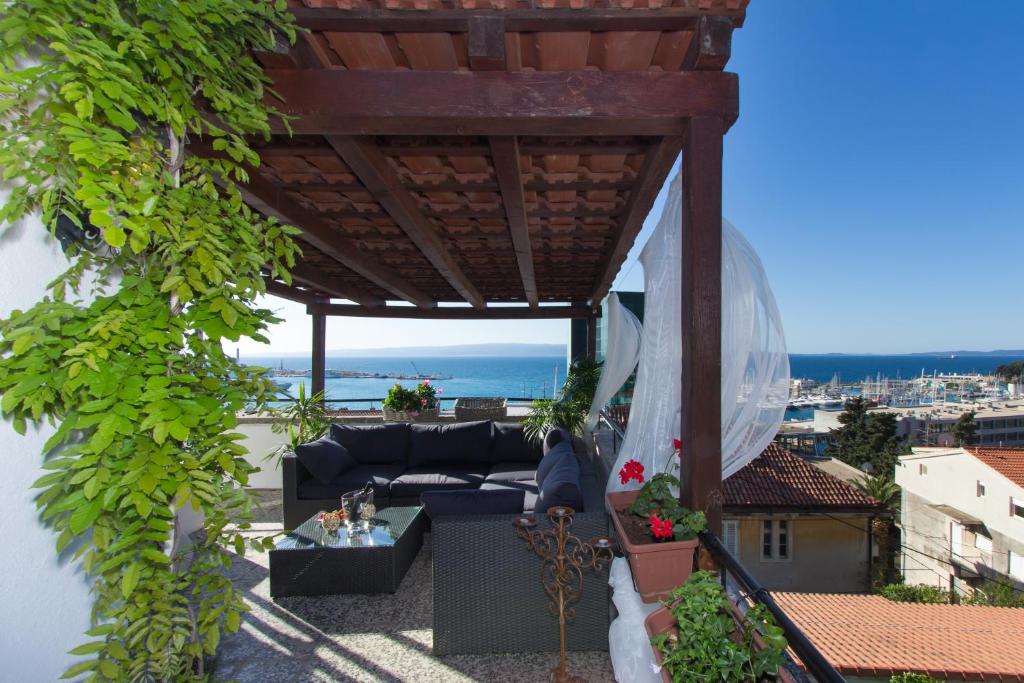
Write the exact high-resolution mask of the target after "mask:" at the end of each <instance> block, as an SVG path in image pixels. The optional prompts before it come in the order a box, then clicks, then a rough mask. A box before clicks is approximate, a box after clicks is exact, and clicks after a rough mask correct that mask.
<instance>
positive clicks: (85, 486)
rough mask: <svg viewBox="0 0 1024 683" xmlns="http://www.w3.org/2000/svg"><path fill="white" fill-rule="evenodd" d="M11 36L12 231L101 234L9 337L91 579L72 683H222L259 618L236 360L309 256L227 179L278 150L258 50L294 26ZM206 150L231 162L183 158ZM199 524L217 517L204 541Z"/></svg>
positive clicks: (97, 8) (42, 17)
mask: <svg viewBox="0 0 1024 683" xmlns="http://www.w3.org/2000/svg"><path fill="white" fill-rule="evenodd" d="M0 36H2V40H0V127H2V128H3V130H4V131H5V134H4V135H3V136H0V173H2V176H0V177H2V179H3V180H4V181H9V182H7V183H6V185H7V189H8V194H7V198H6V201H4V202H3V204H2V206H0V223H13V222H16V221H18V220H20V219H22V218H23V217H25V216H27V215H28V214H30V213H32V212H38V213H39V215H40V216H41V218H42V222H43V224H44V225H45V226H46V227H47V229H49V230H51V231H55V230H56V226H57V224H58V222H65V223H67V224H69V225H71V226H74V227H75V228H77V229H79V230H83V231H88V230H90V229H95V230H96V231H97V232H98V238H97V239H96V240H95V241H94V242H93V243H91V244H88V245H87V246H86V248H81V247H77V248H76V247H73V248H72V249H71V250H70V251H69V262H68V267H67V270H66V271H65V272H64V273H63V274H62V275H61V276H59V277H58V278H57V279H56V280H55V281H54V282H53V283H51V284H50V290H49V295H48V296H46V297H45V298H43V299H42V300H41V301H39V302H38V303H36V304H35V305H34V306H32V307H31V308H29V309H28V310H25V311H13V312H12V313H11V314H10V316H8V318H7V319H5V320H2V321H0V394H2V398H0V412H2V413H3V415H4V416H5V417H6V418H7V419H9V420H10V422H11V424H12V426H13V427H14V429H15V430H17V431H18V432H19V433H24V432H25V431H26V429H27V427H28V425H29V424H50V425H53V426H54V427H56V431H55V432H54V434H53V435H52V436H51V437H50V439H49V440H48V442H47V444H46V446H45V453H44V463H43V467H44V469H45V474H43V475H42V476H41V477H40V478H39V479H38V480H37V481H36V482H35V484H34V488H35V490H37V491H38V498H37V503H38V505H39V507H40V513H41V518H42V519H43V521H44V522H45V523H46V524H48V525H49V526H51V527H52V528H53V530H54V531H55V533H56V549H57V552H62V553H72V556H73V557H74V558H75V559H76V560H77V561H79V562H81V565H82V567H83V568H84V569H85V571H86V572H87V573H88V575H89V576H90V578H91V580H92V581H93V585H94V591H93V594H94V596H95V604H94V610H93V615H92V618H93V622H94V623H93V628H91V629H90V631H89V634H88V635H89V637H90V640H89V641H88V642H87V643H84V644H83V645H80V646H78V647H77V648H75V649H73V650H71V654H73V655H77V656H82V657H86V659H85V660H83V661H79V662H77V663H76V664H75V665H74V666H72V667H71V668H70V669H69V670H68V671H67V672H65V677H72V678H73V677H76V676H81V675H84V676H86V678H87V680H100V681H102V680H110V681H123V680H159V681H172V680H173V681H179V680H182V681H192V680H206V679H207V678H208V676H209V672H207V671H205V670H204V661H205V657H207V656H209V655H211V654H213V653H214V652H215V651H216V648H217V644H218V643H219V642H220V637H221V632H222V630H224V629H227V630H229V631H234V630H237V629H238V627H239V624H240V614H241V613H242V612H243V611H244V610H245V609H246V606H245V604H244V601H243V600H242V597H241V595H240V594H239V593H238V592H237V591H236V590H235V589H234V587H233V586H232V584H231V582H230V581H229V580H228V579H227V578H226V576H225V574H224V569H225V568H226V567H227V566H228V565H229V563H230V561H231V560H230V558H231V557H232V555H233V553H234V552H235V551H237V552H244V549H245V548H244V543H242V545H241V548H236V546H235V536H236V533H235V532H234V531H230V532H229V530H228V522H229V515H232V517H234V516H237V515H239V514H241V515H243V516H244V514H245V513H246V512H247V510H248V506H249V501H248V498H247V496H246V495H245V493H244V490H243V489H242V487H243V486H244V484H245V482H246V481H247V478H248V475H249V472H250V471H251V470H252V467H251V466H250V465H248V464H247V463H246V461H245V460H244V458H242V455H243V454H244V449H243V448H242V447H241V446H240V445H239V443H238V438H239V437H238V435H237V434H235V433H233V432H232V431H231V430H232V429H233V428H234V427H235V425H236V423H237V420H236V417H235V415H236V413H237V412H238V411H240V410H241V409H243V408H245V407H247V406H248V407H259V406H261V405H262V404H263V403H264V402H265V401H266V400H267V399H268V398H270V397H271V396H272V395H273V390H272V386H271V385H270V383H269V382H268V380H267V379H266V378H265V377H264V376H263V375H262V373H261V372H260V371H258V370H255V369H252V368H247V367H243V366H240V365H238V364H237V363H236V362H235V361H234V360H233V359H232V358H231V357H230V356H228V355H227V354H225V353H224V350H223V348H222V345H223V343H224V342H225V341H234V340H237V339H239V338H241V337H250V338H255V339H263V332H264V331H265V329H266V326H267V325H268V324H269V323H271V322H273V321H274V318H273V315H272V314H271V312H270V311H268V310H264V309H260V308H259V307H257V306H256V303H255V302H256V299H257V297H258V296H260V295H261V294H263V293H264V285H263V276H264V274H272V275H274V276H283V277H287V269H288V267H289V266H290V265H292V264H293V263H294V260H295V253H296V251H297V249H296V245H295V243H294V242H293V240H292V235H294V234H295V232H296V231H295V230H294V229H293V228H291V227H288V226H284V225H281V224H279V223H278V222H276V221H274V220H270V219H265V218H263V217H261V216H259V215H257V214H254V213H253V212H251V211H250V210H249V209H248V207H246V206H245V205H244V204H243V202H242V201H241V197H240V196H239V194H238V192H237V191H236V190H235V189H233V187H232V186H231V185H230V184H227V183H225V182H224V181H225V180H226V179H232V178H234V179H240V178H244V177H245V176H246V170H245V168H244V167H243V163H244V164H254V163H257V162H258V156H257V155H256V154H255V152H253V150H252V149H251V148H250V147H249V145H248V141H249V140H250V139H252V136H264V137H265V136H268V135H269V131H270V126H269V120H270V117H272V116H276V113H275V112H274V111H273V110H272V109H271V108H269V107H268V106H267V105H266V104H265V103H264V93H265V87H266V83H265V78H264V76H263V73H262V69H261V68H260V66H259V64H258V63H257V62H256V61H255V59H254V58H253V57H252V52H253V51H254V50H271V49H273V47H274V45H275V42H276V41H277V40H279V39H280V38H281V37H284V38H285V39H288V40H294V28H293V25H292V22H291V15H290V14H289V13H287V12H286V7H285V4H284V3H282V2H277V3H270V2H266V1H265V0H190V1H189V2H174V3H170V2H160V1H159V0H139V1H134V0H133V1H128V0H15V1H14V2H12V3H8V4H7V5H5V8H4V13H3V14H2V16H0ZM213 121H216V124H214V123H212V122H213ZM198 138H206V139H211V140H213V147H214V149H215V150H217V151H218V153H219V154H222V155H223V156H218V157H217V158H202V157H199V156H192V155H189V154H187V153H185V148H186V143H187V141H188V140H189V139H198ZM5 248H11V247H5ZM8 457H14V454H10V455H9V456H8ZM185 507H190V508H193V509H196V510H198V511H199V512H201V513H202V516H203V529H202V530H201V533H200V534H198V535H196V536H195V537H194V538H192V539H189V542H183V540H184V539H183V538H182V534H180V533H177V529H176V523H177V516H176V511H177V510H179V509H182V508H185ZM239 538H241V537H239ZM257 545H259V546H260V547H263V544H262V542H258V543H257Z"/></svg>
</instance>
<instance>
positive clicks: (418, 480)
mask: <svg viewBox="0 0 1024 683" xmlns="http://www.w3.org/2000/svg"><path fill="white" fill-rule="evenodd" d="M486 477H487V470H486V469H485V468H469V467H459V466H458V465H448V466H443V465H433V466H430V467H410V468H409V469H408V470H406V471H405V472H404V473H403V474H402V476H400V477H398V478H397V479H395V480H394V481H393V482H391V486H390V488H389V489H388V490H389V494H390V496H391V497H392V498H419V496H420V494H421V493H423V492H424V491H435V490H450V489H476V488H479V487H480V484H482V483H484V479H485V478H486Z"/></svg>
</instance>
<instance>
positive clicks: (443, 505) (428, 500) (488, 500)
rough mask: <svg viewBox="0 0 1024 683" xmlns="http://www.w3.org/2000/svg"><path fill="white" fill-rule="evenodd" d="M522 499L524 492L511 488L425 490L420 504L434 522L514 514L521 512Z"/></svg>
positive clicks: (524, 495)
mask: <svg viewBox="0 0 1024 683" xmlns="http://www.w3.org/2000/svg"><path fill="white" fill-rule="evenodd" d="M525 498H526V492H525V491H521V490H520V491H517V490H512V489H503V490H493V491H481V490H479V489H476V490H455V491H424V492H423V493H421V494H420V503H422V504H423V509H424V510H426V511H427V516H428V517H430V518H431V519H437V518H438V517H441V516H443V515H503V514H509V515H514V514H518V513H520V512H522V511H523V501H524V500H525Z"/></svg>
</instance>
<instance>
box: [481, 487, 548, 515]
mask: <svg viewBox="0 0 1024 683" xmlns="http://www.w3.org/2000/svg"><path fill="white" fill-rule="evenodd" d="M480 490H481V491H491V492H493V491H522V492H523V508H522V511H523V512H533V510H534V507H536V505H537V484H536V483H534V482H532V481H485V482H484V483H483V485H482V486H481V487H480Z"/></svg>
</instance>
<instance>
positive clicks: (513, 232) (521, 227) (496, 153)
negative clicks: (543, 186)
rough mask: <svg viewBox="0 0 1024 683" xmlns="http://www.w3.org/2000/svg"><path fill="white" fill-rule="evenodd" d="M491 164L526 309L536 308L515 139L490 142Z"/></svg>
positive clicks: (535, 281) (513, 137)
mask: <svg viewBox="0 0 1024 683" xmlns="http://www.w3.org/2000/svg"><path fill="white" fill-rule="evenodd" d="M490 144H491V160H492V162H493V163H494V174H495V175H496V176H497V177H498V185H499V186H500V187H501V203H502V204H503V205H504V208H505V220H506V221H507V223H508V231H509V235H510V236H511V238H512V249H513V251H515V255H516V263H517V264H518V265H519V276H520V278H521V279H522V281H523V292H525V294H526V300H527V301H528V302H529V303H530V306H533V307H536V306H537V304H538V298H537V279H536V276H535V275H534V270H533V249H532V248H531V246H530V226H529V221H528V220H527V217H526V200H525V198H524V195H523V176H522V174H521V173H520V172H519V141H518V140H516V138H515V136H495V137H492V138H491V139H490Z"/></svg>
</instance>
